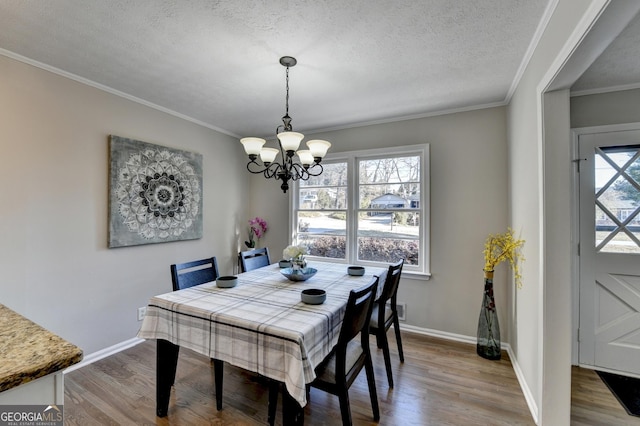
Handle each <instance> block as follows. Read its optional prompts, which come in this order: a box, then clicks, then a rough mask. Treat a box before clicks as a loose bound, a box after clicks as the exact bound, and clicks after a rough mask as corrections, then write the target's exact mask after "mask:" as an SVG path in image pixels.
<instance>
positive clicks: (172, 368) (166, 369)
mask: <svg viewBox="0 0 640 426" xmlns="http://www.w3.org/2000/svg"><path fill="white" fill-rule="evenodd" d="M179 350H180V346H178V345H174V344H173V343H171V342H169V341H167V340H163V339H158V340H157V345H156V414H157V415H158V417H166V416H167V412H168V411H169V398H170V397H171V386H173V382H174V381H175V379H176V366H177V365H178V352H179Z"/></svg>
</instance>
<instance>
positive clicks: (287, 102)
mask: <svg viewBox="0 0 640 426" xmlns="http://www.w3.org/2000/svg"><path fill="white" fill-rule="evenodd" d="M286 75H287V95H286V97H285V105H286V111H285V115H289V67H287V73H286Z"/></svg>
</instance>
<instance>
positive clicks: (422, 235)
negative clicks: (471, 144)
mask: <svg viewBox="0 0 640 426" xmlns="http://www.w3.org/2000/svg"><path fill="white" fill-rule="evenodd" d="M406 156H419V157H420V159H421V160H420V207H419V208H417V209H416V208H411V211H416V210H417V211H419V215H420V219H419V223H420V231H419V235H418V244H419V247H420V250H419V251H418V266H414V265H408V264H405V265H404V267H403V269H402V274H403V276H405V277H407V278H414V279H423V280H428V279H429V278H430V276H431V270H430V246H431V241H430V237H431V235H430V229H429V224H430V216H431V215H430V208H431V203H430V182H429V179H430V171H429V167H430V158H429V144H428V143H426V144H418V145H406V146H397V147H389V148H377V149H365V150H357V151H346V152H338V153H329V154H327V156H326V157H325V158H324V159H323V164H326V163H337V162H345V163H347V194H346V196H347V200H346V202H347V207H346V213H347V219H346V224H345V226H346V234H345V235H346V240H347V241H346V251H345V259H333V258H326V257H318V256H310V255H309V256H308V258H309V259H310V260H314V261H319V262H322V261H324V262H337V263H345V264H349V265H362V266H367V265H370V266H377V267H380V266H381V265H384V264H386V263H385V262H374V261H364V260H357V255H358V239H357V232H358V217H359V213H360V212H361V211H362V210H363V209H361V208H360V204H359V203H360V194H359V185H360V182H359V180H358V176H359V170H358V167H359V161H360V160H368V159H372V160H373V159H379V158H397V157H406ZM299 194H300V185H299V181H295V182H294V183H293V185H292V186H291V191H290V197H289V229H290V232H291V234H290V235H291V241H293V242H295V241H297V237H298V223H297V220H296V218H297V216H298V211H299V210H302V211H307V210H308V209H304V208H301V207H300V206H301V204H302V203H301V200H300V199H299ZM364 210H365V211H367V210H369V209H364ZM394 211H395V210H394Z"/></svg>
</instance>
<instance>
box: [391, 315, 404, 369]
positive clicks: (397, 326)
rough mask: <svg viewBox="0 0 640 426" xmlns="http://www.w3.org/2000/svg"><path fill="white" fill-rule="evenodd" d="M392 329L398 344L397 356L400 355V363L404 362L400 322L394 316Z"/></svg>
mask: <svg viewBox="0 0 640 426" xmlns="http://www.w3.org/2000/svg"><path fill="white" fill-rule="evenodd" d="M393 329H394V330H395V332H396V342H397V343H398V355H400V362H404V353H403V352H402V337H400V321H398V316H397V315H394V318H393Z"/></svg>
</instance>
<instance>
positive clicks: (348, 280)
mask: <svg viewBox="0 0 640 426" xmlns="http://www.w3.org/2000/svg"><path fill="white" fill-rule="evenodd" d="M307 267H310V268H313V269H316V270H317V272H316V273H315V275H313V276H312V277H310V278H308V279H307V280H306V281H292V280H290V279H289V278H287V277H286V276H285V275H283V274H282V273H281V268H280V267H279V265H278V264H277V263H276V264H272V265H269V266H265V267H262V268H258V269H254V270H252V271H248V272H244V273H240V274H237V275H236V276H237V284H236V285H235V286H234V287H231V288H223V287H218V286H217V285H216V282H215V281H212V282H208V283H204V284H201V285H198V286H194V287H190V288H186V289H183V290H179V291H172V292H168V293H165V294H161V295H158V296H154V297H152V298H151V299H150V301H149V303H148V306H147V311H146V315H145V317H144V319H143V321H142V325H141V327H140V330H139V332H138V337H140V338H143V339H156V340H157V355H156V356H157V366H156V379H157V380H156V414H157V415H158V416H159V417H164V416H166V415H167V412H168V406H169V399H170V393H171V386H172V385H173V383H174V380H175V372H176V365H177V359H178V351H179V348H180V347H183V348H188V349H191V350H193V351H195V352H198V353H200V354H203V355H205V356H207V357H210V358H212V359H214V360H216V361H217V362H220V364H221V361H222V362H226V363H229V364H232V365H234V366H236V367H240V368H243V369H246V370H249V371H252V372H255V373H258V374H260V375H262V376H265V377H267V378H269V379H272V380H275V381H277V382H280V383H283V384H284V389H285V392H283V401H284V402H283V419H284V422H285V423H288V424H300V423H303V422H304V414H303V413H304V412H303V410H302V407H304V406H305V405H306V404H307V392H306V385H307V384H308V383H311V382H312V381H313V380H314V379H315V372H314V370H315V368H316V367H317V366H318V365H319V364H320V363H321V362H322V361H323V360H324V359H325V357H327V355H329V353H330V352H331V350H332V349H333V347H334V346H335V345H336V343H337V340H338V336H339V333H340V328H341V325H342V319H343V317H344V312H345V309H346V304H347V300H348V298H349V293H350V291H351V290H353V289H356V288H359V287H362V286H363V285H366V284H368V283H369V282H370V281H371V280H372V279H373V277H374V276H377V277H378V278H379V285H378V289H379V290H381V288H382V285H383V284H384V279H385V277H386V273H387V269H386V268H381V267H372V266H367V267H366V268H365V272H364V274H363V275H360V276H358V275H355V276H354V275H350V274H349V273H348V267H349V265H347V264H344V263H339V262H320V261H317V262H309V263H308V265H307ZM312 288H313V289H322V290H325V291H326V300H325V301H324V302H323V303H321V304H307V303H303V302H302V301H301V292H302V290H304V289H312ZM220 370H221V369H220ZM220 372H221V371H220ZM218 373H219V372H218V371H216V374H218ZM216 397H221V396H218V395H217V396H216ZM220 401H221V399H220ZM219 408H220V406H219ZM286 411H289V413H287V412H286Z"/></svg>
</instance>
